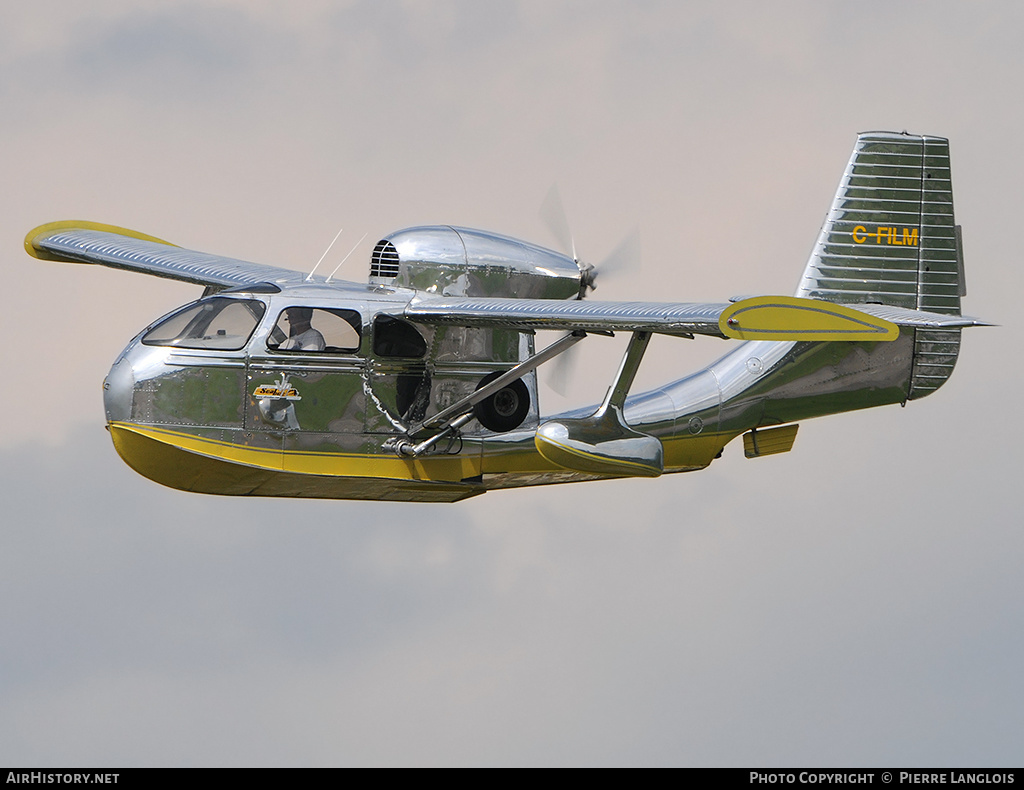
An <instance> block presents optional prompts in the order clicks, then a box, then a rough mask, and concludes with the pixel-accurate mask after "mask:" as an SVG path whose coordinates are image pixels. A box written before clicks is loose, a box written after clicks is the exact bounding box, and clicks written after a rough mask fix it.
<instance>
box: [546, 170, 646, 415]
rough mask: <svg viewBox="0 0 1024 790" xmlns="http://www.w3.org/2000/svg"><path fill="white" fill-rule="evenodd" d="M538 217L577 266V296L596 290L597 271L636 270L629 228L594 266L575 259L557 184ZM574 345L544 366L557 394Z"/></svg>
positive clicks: (563, 388) (635, 243) (635, 234)
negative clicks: (578, 285)
mask: <svg viewBox="0 0 1024 790" xmlns="http://www.w3.org/2000/svg"><path fill="white" fill-rule="evenodd" d="M540 218H541V219H542V220H543V221H544V224H545V225H546V226H547V228H548V230H549V231H551V235H552V236H554V238H555V240H556V241H557V242H558V246H559V247H560V248H561V250H562V252H565V253H566V254H570V255H572V259H573V261H574V262H575V263H576V265H577V266H578V267H579V270H580V293H579V297H578V298H580V299H583V298H584V297H586V295H587V293H588V292H590V291H595V290H597V277H598V275H599V274H604V275H606V276H607V275H613V276H614V275H617V274H625V273H631V274H637V273H639V272H640V270H641V257H640V230H639V228H633V230H632V231H630V232H629V233H628V234H626V236H625V238H624V239H623V240H622V241H620V242H619V244H618V246H617V247H616V248H615V249H614V250H612V251H611V253H610V254H609V255H607V256H606V257H605V258H604V260H603V261H601V263H600V264H599V265H597V266H595V265H594V264H592V263H586V262H584V261H581V260H580V259H579V256H578V255H577V254H576V242H575V240H574V239H573V235H572V230H570V228H569V220H568V217H567V215H566V213H565V207H564V206H563V205H562V196H561V194H560V193H559V191H558V185H557V184H552V185H551V189H549V190H548V194H547V197H546V198H544V202H543V203H542V204H541V207H540ZM576 353H577V349H569V350H568V351H567V352H566V353H564V354H561V355H559V356H558V357H556V358H555V359H554V360H553V361H552V363H551V365H549V366H548V374H549V375H548V386H549V387H551V389H553V390H554V391H555V392H557V393H558V394H559V395H562V396H563V397H564V396H565V394H566V392H567V390H568V383H569V381H570V379H571V378H572V371H573V368H574V367H575V365H576V359H577V356H576Z"/></svg>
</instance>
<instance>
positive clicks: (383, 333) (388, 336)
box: [373, 315, 427, 358]
mask: <svg viewBox="0 0 1024 790" xmlns="http://www.w3.org/2000/svg"><path fill="white" fill-rule="evenodd" d="M373 353H374V354H376V355H377V356H378V357H416V358H419V357H422V356H423V355H424V354H426V353H427V341H425V340H424V339H423V335H421V334H420V333H419V332H417V331H416V327H414V326H413V325H412V324H410V323H409V322H408V321H403V320H402V319H400V318H392V317H391V316H389V315H379V316H377V318H376V319H375V320H374V322H373Z"/></svg>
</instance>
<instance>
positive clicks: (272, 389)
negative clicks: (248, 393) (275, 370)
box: [252, 373, 302, 400]
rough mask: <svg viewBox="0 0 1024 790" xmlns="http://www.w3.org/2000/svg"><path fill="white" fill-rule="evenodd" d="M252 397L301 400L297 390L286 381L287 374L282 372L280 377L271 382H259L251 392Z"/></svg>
mask: <svg viewBox="0 0 1024 790" xmlns="http://www.w3.org/2000/svg"><path fill="white" fill-rule="evenodd" d="M252 395H253V397H254V398H282V399H283V400H302V396H301V395H299V391H298V390H297V389H295V387H294V386H293V385H292V384H291V382H289V381H288V374H287V373H282V374H281V378H280V379H278V380H277V381H275V382H274V383H273V384H260V385H259V386H258V387H257V388H256V389H255V390H253V393H252Z"/></svg>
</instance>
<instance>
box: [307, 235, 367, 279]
mask: <svg viewBox="0 0 1024 790" xmlns="http://www.w3.org/2000/svg"><path fill="white" fill-rule="evenodd" d="M367 232H369V231H367ZM365 238H366V233H364V234H363V235H362V237H361V238H360V239H359V241H357V242H356V247H358V246H359V245H360V244H362V243H363V239H365ZM356 247H353V248H352V249H351V250H349V251H348V255H346V256H345V257H344V258H342V259H341V263H339V264H338V265H337V266H335V267H334V271H333V272H331V273H330V274H328V275H327V279H326V280H324V282H328V283H329V282H330V281H331V278H332V277H333V276H334V275H335V274H337V273H338V269H340V268H341V264H342V263H344V262H345V261H347V260H348V257H349V255H351V254H352V253H353V252H355V251H356ZM318 265H319V264H318Z"/></svg>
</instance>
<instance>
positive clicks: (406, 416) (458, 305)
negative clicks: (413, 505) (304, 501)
mask: <svg viewBox="0 0 1024 790" xmlns="http://www.w3.org/2000/svg"><path fill="white" fill-rule="evenodd" d="M25 249H26V250H27V251H28V253H29V255H32V256H34V257H36V258H40V259H43V260H50V261H63V262H74V263H93V264H99V265H102V266H109V267H113V268H117V269H127V270H129V271H134V272H143V273H145V274H152V275H155V276H158V277H167V278H171V279H176V280H183V281H185V282H189V283H195V284H197V285H201V286H203V287H204V288H205V290H204V292H203V295H202V297H201V298H200V299H198V300H197V301H195V302H193V303H191V304H188V305H185V306H184V307H181V308H179V309H177V310H175V311H174V312H172V313H170V314H169V315H167V316H164V317H163V318H160V319H159V320H157V321H155V322H154V323H153V324H151V325H150V326H148V327H146V328H145V329H144V330H143V331H142V332H140V333H139V334H138V335H137V336H136V337H135V338H134V339H133V340H132V341H131V342H130V343H129V344H128V347H127V348H125V350H124V351H123V352H122V353H121V355H120V356H119V357H118V358H117V360H116V361H115V362H114V365H113V367H112V368H111V369H110V372H109V373H108V374H107V377H106V379H105V381H104V383H103V389H104V404H105V409H106V417H107V425H108V428H109V430H110V434H111V436H112V438H113V442H114V446H115V448H116V449H117V452H118V453H119V454H120V455H121V457H122V458H123V459H124V460H125V462H126V463H127V464H128V465H129V466H131V467H132V468H133V469H135V470H136V471H137V472H139V473H140V474H142V475H145V476H146V477H148V478H150V479H152V480H155V481H156V482H158V483H162V484H164V485H167V486H171V487H173V488H177V489H182V490H185V491H194V492H202V493H210V494H232V495H250V496H287V497H321V498H334V499H376V500H405V501H431V502H453V501H457V500H460V499H465V498H467V497H471V496H476V495H477V494H482V493H484V492H486V491H489V490H491V489H501V488H518V487H525V486H535V485H547V484H552V483H568V482H577V481H584V480H599V479H610V478H621V477H658V476H660V475H662V474H666V473H670V472H688V471H693V470H697V469H703V468H704V467H706V466H708V465H709V464H710V463H711V462H712V461H713V460H714V459H715V458H717V457H719V456H720V455H721V453H722V451H723V448H724V447H725V446H726V445H727V444H728V443H729V442H730V441H732V440H733V439H735V438H736V437H739V436H742V437H743V449H744V453H745V454H746V456H747V457H750V458H756V457H759V456H764V455H770V454H773V453H780V452H787V451H789V450H790V449H791V448H792V446H793V443H794V440H795V437H796V433H797V427H798V426H797V421H798V420H803V419H808V418H811V417H819V416H822V415H826V414H836V413H839V412H844V411H850V410H853V409H863V408H867V407H870V406H882V405H885V404H896V403H900V404H905V403H906V402H907V401H911V400H916V399H917V398H922V397H924V396H925V395H929V394H930V393H932V392H934V391H935V390H936V389H938V388H939V387H940V386H941V385H942V384H943V383H944V382H945V381H946V380H947V379H948V378H949V376H950V374H951V373H952V371H953V366H954V364H955V362H956V359H957V355H958V353H959V349H960V331H961V329H962V328H963V327H967V326H978V325H983V322H982V321H979V320H977V319H974V318H970V317H966V316H963V315H962V314H961V311H960V300H961V297H962V296H964V295H965V293H966V290H965V281H964V267H963V252H962V248H961V241H960V228H959V226H958V225H957V224H956V222H955V219H954V215H953V192H952V186H951V181H950V165H949V145H948V141H947V140H945V139H943V138H939V137H931V136H916V135H909V134H906V133H890V132H869V133H864V134H861V135H859V137H858V139H857V143H856V146H855V148H854V152H853V156H852V157H851V159H850V162H849V164H848V165H847V168H846V172H845V173H844V175H843V178H842V181H841V183H840V186H839V190H838V192H837V194H836V196H835V199H834V202H833V204H832V208H831V211H830V212H829V214H828V217H827V218H826V221H825V224H824V226H823V227H822V229H821V231H820V234H819V236H818V239H817V243H816V244H815V246H814V250H813V252H812V254H811V258H810V261H809V262H808V264H807V267H806V269H805V271H804V274H803V278H802V279H801V281H800V285H799V288H798V289H797V292H796V294H795V295H794V296H756V297H752V298H745V299H737V300H734V301H732V302H722V303H659V302H597V301H592V300H584V299H583V297H584V296H585V295H586V294H587V292H588V291H589V290H590V289H591V288H592V287H593V285H594V271H593V269H592V268H591V267H589V266H587V265H585V264H580V263H579V262H578V261H576V260H575V259H574V256H570V255H566V254H562V253H559V252H556V251H553V250H550V249H545V248H543V247H539V246H537V245H534V244H530V243H527V242H524V241H519V240H517V239H512V238H508V237H506V236H501V235H498V234H495V233H490V232H484V231H479V230H471V229H468V228H461V227H450V226H430V227H415V228H407V229H405V230H400V231H397V232H395V233H392V234H390V235H388V236H386V237H385V238H383V239H381V240H380V242H379V243H378V244H377V245H376V246H375V247H374V250H373V253H372V256H371V259H370V272H369V280H368V283H367V284H357V283H351V282H342V281H334V280H333V279H332V278H331V277H323V276H320V275H305V274H303V273H299V272H295V271H291V270H288V269H282V268H277V267H273V266H266V265H262V264H257V263H249V262H246V261H240V260H234V259H231V258H224V257H221V256H217V255H210V254H205V253H201V252H194V251H191V250H186V249H182V248H180V247H177V246H175V245H172V244H170V243H168V242H165V241H162V240H160V239H157V238H154V237H151V236H147V235H144V234H141V233H136V232H134V231H130V230H126V229H123V228H116V227H112V226H108V225H100V224H96V223H90V222H76V221H72V222H57V223H51V224H48V225H43V226H41V227H38V228H36V229H34V230H32V231H31V232H30V233H29V234H28V236H27V237H26V239H25ZM537 330H557V331H561V332H564V333H565V334H564V335H563V336H562V337H561V338H560V339H558V340H556V341H555V342H553V343H551V344H550V345H549V346H547V347H546V348H544V349H543V350H540V351H538V350H537V349H536V348H535V337H536V331H537ZM613 332H629V333H631V336H630V340H629V343H628V346H627V348H626V351H625V355H624V357H623V359H622V363H621V365H620V366H619V369H618V372H617V374H616V375H615V378H614V380H613V381H612V382H611V384H610V386H609V387H608V391H607V394H606V395H605V397H604V400H603V401H602V402H601V403H600V404H598V405H596V406H593V407H590V408H587V409H579V410H575V411H572V412H568V413H563V414H556V415H553V416H541V413H540V408H539V402H538V388H537V368H538V367H540V366H541V365H544V364H545V363H547V362H549V361H550V360H552V359H554V358H555V357H556V356H558V355H559V354H562V353H563V352H565V351H566V350H567V349H568V348H569V347H571V346H572V345H574V344H575V343H578V342H580V341H581V340H583V339H584V338H585V337H586V336H587V334H588V333H601V334H609V333H613ZM652 333H661V334H666V335H674V336H678V337H687V338H693V337H694V336H695V335H698V334H699V335H711V336H714V337H719V338H732V339H735V340H738V341H741V342H739V343H738V344H736V345H735V347H734V348H732V349H731V350H730V351H729V353H727V354H725V355H724V356H723V357H722V358H721V359H719V360H718V361H717V362H714V363H713V364H711V365H710V366H709V367H707V368H706V369H704V370H701V371H699V372H697V373H693V374H692V375H689V376H686V377H684V378H680V379H677V380H675V381H672V382H671V383H669V384H666V385H664V386H663V387H660V388H658V389H655V390H652V391H650V392H644V393H639V394H630V387H631V384H632V382H633V379H634V376H635V374H636V372H637V369H638V367H639V365H640V363H641V360H642V358H643V356H644V351H645V349H646V348H647V345H648V342H649V340H650V338H651V335H652Z"/></svg>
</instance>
